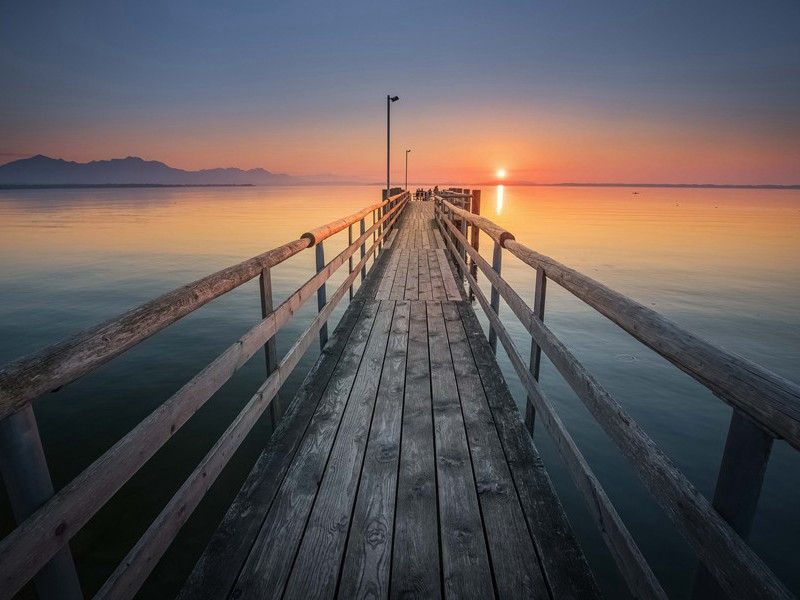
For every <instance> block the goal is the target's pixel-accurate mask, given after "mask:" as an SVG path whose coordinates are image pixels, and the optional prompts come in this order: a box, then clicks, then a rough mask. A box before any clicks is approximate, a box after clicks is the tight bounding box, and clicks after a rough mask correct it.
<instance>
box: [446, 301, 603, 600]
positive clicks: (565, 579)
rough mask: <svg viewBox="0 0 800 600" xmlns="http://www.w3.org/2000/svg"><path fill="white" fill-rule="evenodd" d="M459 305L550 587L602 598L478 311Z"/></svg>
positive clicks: (557, 593) (566, 594)
mask: <svg viewBox="0 0 800 600" xmlns="http://www.w3.org/2000/svg"><path fill="white" fill-rule="evenodd" d="M457 306H458V310H459V313H460V314H461V318H462V323H463V325H464V328H465V332H466V335H467V340H468V341H469V344H470V348H471V349H472V352H473V356H474V359H475V365H476V369H477V372H478V375H479V376H480V378H481V382H482V383H483V386H484V389H485V390H486V396H487V400H488V404H489V408H490V410H491V411H492V418H493V419H494V423H495V427H496V428H497V433H498V436H499V438H500V441H501V443H502V445H503V450H504V453H505V456H506V460H507V461H508V467H509V470H510V472H511V475H512V477H513V479H514V485H515V487H516V490H517V493H518V495H519V500H520V505H521V507H522V510H523V512H524V514H525V519H526V521H527V523H528V528H529V530H530V532H531V536H532V537H533V540H534V543H535V545H536V555H537V558H538V560H539V563H540V565H541V568H542V570H543V572H544V575H545V579H546V581H547V585H548V588H549V589H550V590H551V592H552V595H553V598H570V599H574V600H581V599H583V598H587V599H588V598H599V597H600V591H599V589H598V588H597V584H596V583H595V580H594V577H593V576H592V573H591V570H590V569H589V565H588V564H587V562H586V558H585V557H584V555H583V551H582V550H581V549H580V546H579V545H578V541H577V540H576V539H575V536H574V534H573V532H572V528H571V527H570V524H569V521H568V520H567V517H566V514H565V513H564V510H563V508H562V507H561V503H560V501H559V500H558V497H557V496H556V493H555V490H554V489H553V486H552V484H551V483H550V477H549V476H548V475H547V471H546V470H545V468H544V465H543V464H542V461H541V459H540V458H539V453H538V452H537V451H536V448H535V446H534V444H533V442H532V440H531V438H530V435H529V433H528V432H527V431H526V430H525V427H524V425H523V422H522V418H521V415H520V413H519V410H517V407H516V404H515V403H514V399H513V398H512V397H511V393H510V392H509V391H508V387H507V386H506V383H505V379H504V377H503V373H502V372H501V371H500V367H499V365H498V364H497V361H496V360H495V356H494V353H493V352H492V349H491V347H490V346H489V341H488V340H487V339H486V336H485V335H484V333H483V329H482V328H481V325H480V323H479V322H478V318H477V316H476V315H475V311H473V310H472V307H471V306H469V304H467V303H465V302H459V303H457Z"/></svg>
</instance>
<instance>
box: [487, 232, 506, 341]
mask: <svg viewBox="0 0 800 600" xmlns="http://www.w3.org/2000/svg"><path fill="white" fill-rule="evenodd" d="M502 267H503V247H502V246H501V245H500V244H499V243H498V242H495V243H494V250H493V251H492V270H493V271H494V272H495V273H497V274H498V275H500V272H501V270H502ZM489 305H490V306H491V307H492V310H493V311H494V313H495V314H496V315H497V316H498V317H499V316H500V290H498V289H497V288H496V287H495V286H494V285H492V296H491V299H490V301H489ZM489 345H490V346H491V347H492V352H494V353H495V354H497V332H495V330H494V328H493V327H492V326H491V325H489Z"/></svg>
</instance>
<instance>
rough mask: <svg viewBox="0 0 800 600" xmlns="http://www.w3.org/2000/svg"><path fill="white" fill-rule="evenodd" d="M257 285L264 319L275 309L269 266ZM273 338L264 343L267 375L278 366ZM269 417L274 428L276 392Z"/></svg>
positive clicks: (277, 405) (277, 408)
mask: <svg viewBox="0 0 800 600" xmlns="http://www.w3.org/2000/svg"><path fill="white" fill-rule="evenodd" d="M258 287H259V288H260V290H261V318H262V319H266V318H267V317H268V316H269V315H270V314H271V313H272V311H273V310H275V307H274V305H273V303H272V276H271V274H270V269H269V267H268V268H266V269H264V270H262V271H261V276H260V277H259V286H258ZM275 338H276V336H275V335H273V336H272V337H271V338H269V339H268V340H267V343H266V344H264V358H265V359H266V363H267V377H269V376H270V375H272V373H273V372H274V371H275V369H277V368H278V345H277V341H276V339H275ZM269 418H270V421H271V423H272V428H273V429H275V427H276V426H277V424H278V421H279V420H280V418H281V405H280V396H279V395H278V394H275V397H274V398H273V399H272V402H270V404H269Z"/></svg>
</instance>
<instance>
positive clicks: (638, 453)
mask: <svg viewBox="0 0 800 600" xmlns="http://www.w3.org/2000/svg"><path fill="white" fill-rule="evenodd" d="M477 260H478V263H479V265H481V268H483V264H482V263H481V261H482V259H477ZM483 263H485V261H483ZM484 274H485V275H486V276H487V278H489V279H490V280H493V284H495V285H497V288H498V289H499V290H501V291H502V292H503V293H504V295H503V297H504V299H505V300H506V303H507V304H508V305H509V307H511V308H512V310H513V311H514V312H515V314H516V315H517V316H518V318H519V319H520V320H521V321H522V323H523V325H524V326H525V327H526V328H527V329H528V331H529V332H530V333H531V335H532V336H534V337H535V339H536V341H537V343H538V344H539V346H541V348H542V350H543V351H544V352H545V354H547V356H548V357H549V358H550V360H551V361H552V362H553V365H554V366H555V367H556V368H557V369H558V370H559V372H560V373H561V374H562V376H563V377H564V379H565V380H566V382H567V383H568V384H569V385H570V387H571V388H572V389H573V391H574V392H575V393H576V394H577V395H578V397H579V398H580V399H581V401H583V403H584V404H585V405H586V407H587V408H588V409H589V411H590V412H591V413H592V415H594V417H595V419H596V420H597V421H598V423H599V424H600V425H601V426H602V427H603V429H604V430H605V431H606V433H607V434H608V435H609V437H611V439H612V440H613V441H614V442H615V444H616V446H617V448H618V449H619V450H620V452H622V454H623V455H624V456H625V457H626V458H627V459H628V461H629V462H630V463H631V465H632V466H633V467H634V469H635V471H636V473H637V474H638V475H639V477H640V478H641V480H642V481H643V482H644V484H645V485H646V486H647V488H648V489H649V491H650V493H651V495H652V496H653V498H654V499H655V500H656V501H657V502H658V503H659V505H660V506H661V507H662V508H663V509H664V511H665V512H666V513H667V515H668V516H669V517H670V518H671V519H672V520H673V522H675V524H676V525H678V526H679V528H680V531H681V533H682V534H683V535H684V537H685V538H686V539H687V541H688V542H689V543H690V544H691V546H692V548H693V549H694V550H695V552H697V554H698V556H699V557H700V559H701V560H702V561H703V563H704V564H705V566H706V567H707V568H708V569H709V571H710V572H711V573H712V574H714V576H715V578H716V579H717V582H718V583H719V584H720V586H721V587H722V588H723V589H724V590H725V592H726V593H727V594H728V595H729V596H731V597H734V598H736V597H747V595H750V596H751V597H752V596H757V595H758V594H762V593H769V594H773V595H775V597H790V595H788V594H789V592H788V590H786V588H785V586H784V585H783V583H782V582H780V581H779V580H778V579H777V577H775V575H774V574H773V573H772V572H771V571H770V570H769V568H768V567H767V566H766V565H765V564H764V563H763V561H761V559H760V558H758V556H757V555H756V554H755V552H753V550H752V549H751V548H750V547H749V546H747V544H746V543H745V542H743V541H742V539H741V538H740V537H739V536H738V535H737V534H736V533H735V531H734V530H733V529H732V528H731V527H730V525H728V524H727V523H726V522H725V521H724V519H722V517H721V516H720V515H719V513H717V511H716V510H714V508H713V507H712V506H711V504H710V503H709V502H708V500H707V499H706V498H705V497H704V496H702V495H701V494H700V493H699V492H698V491H697V490H696V489H695V488H694V486H693V485H692V484H691V482H689V480H688V479H687V478H686V476H685V475H684V474H683V473H682V472H681V471H679V470H678V469H677V468H676V467H675V466H674V465H673V464H672V462H671V461H670V460H669V459H667V457H666V456H664V454H663V453H662V452H661V451H660V450H659V449H658V448H657V447H656V445H655V443H654V442H653V441H652V440H651V439H650V438H649V437H648V436H647V434H646V433H645V432H644V431H643V430H642V429H641V428H640V427H639V425H638V424H637V423H636V422H635V421H634V420H633V419H632V418H631V417H630V415H628V414H627V412H626V411H625V410H624V409H623V408H622V407H621V406H620V405H619V404H618V403H617V402H616V400H614V399H613V398H612V397H611V395H610V394H609V393H608V392H607V391H606V390H605V389H604V388H603V386H602V385H601V384H600V383H599V382H598V381H597V380H596V379H595V378H594V377H593V376H592V375H591V374H590V373H589V372H588V371H587V370H586V368H585V367H584V366H583V365H582V364H581V363H580V362H578V360H577V359H576V358H575V356H574V355H573V354H572V353H571V352H570V351H569V350H568V349H567V348H566V346H564V344H563V343H562V342H561V341H560V340H559V339H558V338H557V337H556V336H555V335H554V334H553V333H552V331H550V329H549V328H548V327H547V326H546V325H545V324H544V323H543V322H541V321H539V320H538V319H537V318H535V317H534V316H533V313H532V312H531V311H530V309H529V308H527V306H526V305H525V303H524V302H523V301H522V300H521V299H520V298H519V295H518V294H517V293H516V292H515V291H514V290H513V289H511V287H510V286H509V285H508V284H507V283H506V282H505V281H504V280H503V279H502V278H499V277H495V276H494V275H493V274H492V271H491V270H489V269H486V270H485V271H484ZM470 283H471V284H472V282H470ZM476 297H478V298H479V299H480V298H481V294H479V293H477V292H476ZM490 320H491V321H495V319H492V318H491V316H490ZM496 322H499V321H496ZM509 343H510V341H509ZM507 351H508V348H507ZM514 352H515V350H514ZM509 354H510V353H509ZM512 362H513V359H512ZM515 368H516V367H515ZM518 374H519V373H518ZM529 375H530V373H529V372H528V373H526V374H525V375H523V374H519V376H520V379H522V380H523V383H524V384H525V385H526V387H530V388H531V389H534V388H538V384H535V380H534V379H533V378H532V377H531V378H530V381H532V382H534V383H533V384H531V383H530V382H529V381H528V376H529ZM529 391H530V390H529ZM536 393H538V394H540V392H539V391H537V392H536ZM540 395H541V394H540ZM620 549H621V548H620ZM637 552H638V551H637ZM630 575H631V576H632V577H633V576H634V573H633V572H631V573H630ZM787 595H788V596H787Z"/></svg>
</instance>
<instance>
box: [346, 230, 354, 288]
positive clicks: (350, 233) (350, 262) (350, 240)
mask: <svg viewBox="0 0 800 600" xmlns="http://www.w3.org/2000/svg"><path fill="white" fill-rule="evenodd" d="M352 245H353V225H352V223H351V224H350V225H348V226H347V247H348V248H349V247H350V246H352ZM352 273H353V255H352V254H351V255H350V258H348V259H347V274H348V275H352ZM348 294H349V295H350V300H352V299H353V284H352V283H351V284H350V289H349V290H348Z"/></svg>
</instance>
